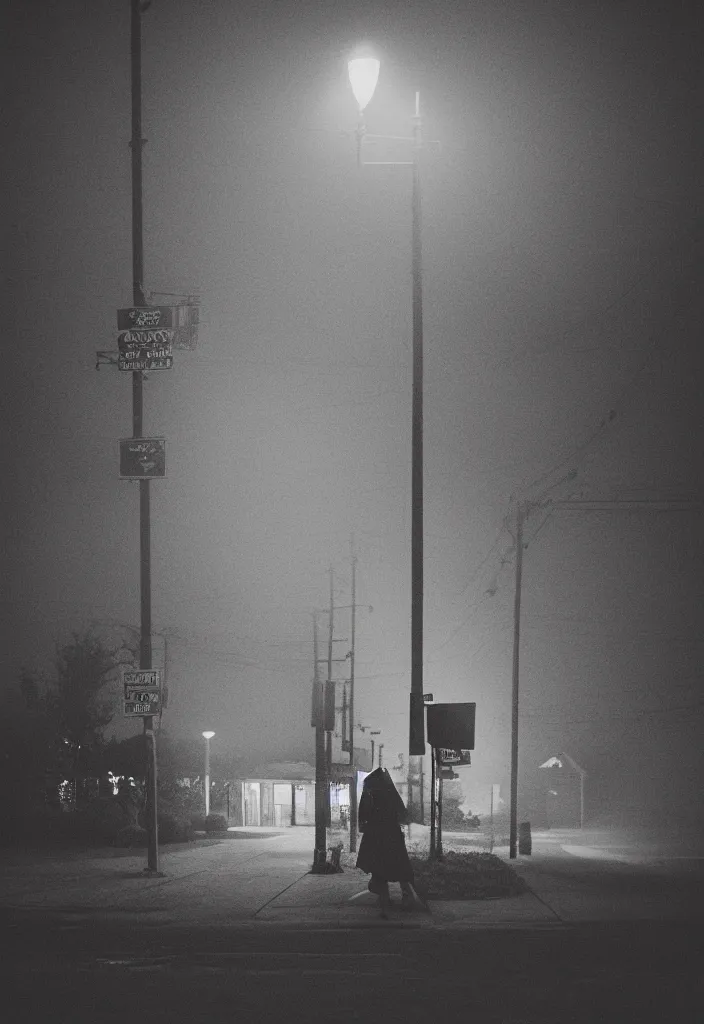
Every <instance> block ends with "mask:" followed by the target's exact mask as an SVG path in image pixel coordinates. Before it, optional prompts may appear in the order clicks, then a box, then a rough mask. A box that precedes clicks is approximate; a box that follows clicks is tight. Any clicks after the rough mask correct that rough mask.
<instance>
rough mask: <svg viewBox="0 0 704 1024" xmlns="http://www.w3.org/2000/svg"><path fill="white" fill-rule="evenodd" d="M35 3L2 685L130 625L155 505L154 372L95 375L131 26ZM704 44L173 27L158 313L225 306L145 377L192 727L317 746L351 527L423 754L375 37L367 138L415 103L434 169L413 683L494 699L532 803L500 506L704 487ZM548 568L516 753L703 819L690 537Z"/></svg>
mask: <svg viewBox="0 0 704 1024" xmlns="http://www.w3.org/2000/svg"><path fill="white" fill-rule="evenodd" d="M14 6H15V10H14V12H13V15H12V18H11V21H12V24H11V28H10V47H9V49H10V55H9V63H8V70H9V78H8V81H9V82H10V83H11V90H10V91H11V93H12V103H11V106H10V124H9V130H6V154H5V155H6V158H7V161H6V162H7V173H6V180H7V182H8V188H7V190H6V192H7V195H8V197H9V203H8V218H7V220H8V224H9V231H8V233H7V237H8V238H9V254H10V259H9V261H8V262H9V268H10V270H9V275H8V288H7V298H6V303H5V309H6V318H5V320H6V323H8V322H9V323H10V324H11V328H10V329H9V330H6V332H5V337H6V340H7V343H8V344H7V346H6V360H7V365H8V367H9V369H10V374H9V375H8V378H7V379H8V382H9V386H8V387H7V389H6V396H7V397H8V399H9V401H8V403H7V405H6V416H7V419H6V427H5V435H6V438H7V441H8V444H7V450H8V452H9V465H8V472H7V479H8V480H9V481H10V483H9V486H8V487H7V489H6V492H5V493H6V496H8V497H9V501H7V502H6V505H7V509H8V512H9V515H8V527H9V528H8V531H7V537H8V542H7V544H6V552H7V562H8V566H9V580H10V588H9V602H8V612H9V614H8V616H7V617H6V618H7V624H8V626H9V629H8V634H7V635H8V641H7V643H6V644H5V645H4V653H5V669H4V677H5V680H6V682H8V683H9V682H12V681H13V680H14V679H16V678H17V673H18V671H19V668H20V666H21V665H27V666H30V667H33V668H41V667H42V666H45V665H46V662H47V658H49V657H50V656H51V652H52V647H53V644H54V642H55V641H56V640H62V639H64V638H65V637H66V635H67V631H68V630H70V629H71V628H80V627H81V626H85V625H87V624H89V623H95V624H96V628H98V629H102V630H103V631H107V632H108V634H109V631H110V624H115V623H127V624H130V623H132V624H136V623H138V620H139V592H138V504H137V489H136V487H135V486H134V485H132V484H129V483H127V482H124V481H121V480H119V479H118V475H117V458H116V454H117V451H116V450H117V444H116V441H117V439H118V438H119V437H124V436H128V435H129V434H130V432H131V420H130V402H131V395H130V378H129V375H128V374H120V373H118V371H117V370H115V369H112V368H109V367H108V368H104V369H102V370H101V371H100V373H96V372H95V352H96V350H97V349H108V348H111V347H112V348H115V347H116V333H117V332H116V321H115V310H116V309H117V308H118V307H120V306H124V305H129V304H130V302H131V250H130V162H129V149H128V140H129V135H130V120H129V118H130V105H129V3H128V0H121V2H119V3H118V2H115V0H97V2H95V3H91V4H85V3H79V2H78V0H62V2H61V3H58V2H55V3H48V2H41V3H32V2H28V3H25V4H22V5H14ZM702 26H703V19H702V15H701V13H700V5H699V4H695V3H673V2H669V3H662V4H656V3H648V2H645V3H639V4H636V3H617V2H616V3H614V2H611V3H607V2H603V3H598V2H583V3H578V2H573V3H558V2H551V0H547V2H544V3H537V2H533V3H530V2H518V0H511V2H507V3H504V4H500V5H497V4H495V3H489V2H480V3H475V4H472V3H455V4H452V3H447V2H444V0H437V2H436V3H434V4H427V3H424V4H420V3H417V2H410V3H409V2H405V3H390V2H386V3H385V4H378V3H377V4H375V3H361V4H360V3H355V4H345V3H337V4H327V5H326V4H322V3H310V2H298V3H293V2H292V0H281V2H278V3H268V4H264V5H260V6H259V7H258V8H257V7H252V5H241V6H240V5H238V4H236V3H232V2H228V0H203V2H199V3H197V4H196V3H192V2H191V3H189V2H186V0H171V2H168V0H155V2H154V3H153V4H152V5H151V7H150V8H149V10H148V11H147V12H146V14H145V15H144V19H143V42H144V50H143V68H144V134H145V136H146V138H147V140H148V142H147V145H146V147H145V151H144V203H145V265H146V279H145V287H146V289H147V291H150V290H154V291H155V292H161V291H164V292H184V293H186V292H190V291H197V292H199V293H200V295H201V299H202V314H201V316H202V328H201V334H200V342H199V347H198V348H197V349H196V350H195V351H194V352H185V353H177V359H176V360H175V367H174V369H173V370H171V371H165V372H163V373H161V374H158V373H154V374H152V375H151V377H150V378H149V380H148V382H147V384H146V385H145V409H146V432H147V434H152V435H157V436H160V435H163V436H165V437H166V438H167V440H168V448H167V474H168V475H167V479H166V480H164V481H161V482H157V483H155V484H154V485H152V507H153V614H154V624H155V629H156V630H157V631H161V632H165V633H166V634H167V635H168V637H169V641H168V644H169V673H170V686H171V693H172V698H173V699H172V703H171V707H170V709H169V711H168V714H167V715H165V725H167V726H168V728H169V729H170V730H171V731H173V732H174V733H177V734H181V735H189V734H195V735H197V734H198V733H199V732H200V730H201V729H203V728H206V727H209V726H210V727H212V728H214V729H215V730H216V734H217V740H216V741H213V742H214V743H215V742H218V743H222V744H223V746H227V747H228V748H231V749H232V750H234V751H237V752H241V753H243V754H245V755H247V756H256V755H259V754H261V755H262V758H265V757H271V756H278V755H279V754H281V755H288V754H293V753H296V752H298V753H300V754H301V756H305V755H308V756H311V748H312V731H311V729H310V727H309V724H308V712H309V682H310V672H311V661H312V650H311V642H310V641H311V635H312V630H311V610H312V609H313V608H316V607H323V606H324V605H325V604H326V602H327V585H328V581H327V575H326V571H327V568H328V566H329V565H331V564H333V565H334V566H335V569H336V594H337V600H338V603H340V604H343V605H344V604H349V601H350V593H349V584H350V569H349V560H348V558H349V537H350V532H351V531H354V533H355V537H356V546H357V553H358V557H359V578H358V600H359V601H360V602H361V603H363V604H365V605H366V604H370V605H372V606H373V608H374V611H373V612H372V613H367V612H366V611H364V612H360V614H359V617H358V647H357V670H358V682H359V685H358V691H357V700H358V708H359V717H360V720H361V721H362V722H363V724H370V725H372V726H373V727H374V728H379V729H381V730H382V733H383V736H382V739H383V741H384V742H385V745H386V750H387V753H389V754H391V753H395V752H396V751H403V750H404V749H407V718H406V707H407V693H408V689H409V669H410V622H409V619H410V454H411V453H410V371H411V359H410V184H409V177H408V175H407V173H406V172H405V171H404V170H403V169H400V168H377V169H374V168H369V169H367V170H365V171H363V172H361V173H360V171H359V170H358V168H357V167H356V165H355V156H354V143H353V141H352V139H351V137H350V136H349V135H345V134H343V132H342V131H341V129H342V130H346V131H348V132H349V131H350V130H351V129H353V127H354V124H355V109H354V101H353V99H352V97H351V94H350V92H349V88H348V86H347V82H346V67H345V59H346V55H347V52H348V50H349V48H350V47H351V46H353V45H354V44H356V43H357V42H358V41H360V40H363V39H366V40H369V41H370V42H373V43H374V44H376V45H377V47H378V48H379V52H380V56H381V58H382V69H381V77H380V81H379V86H378V89H377V93H376V95H375V97H374V99H373V100H372V103H371V104H370V106H369V108H368V111H367V122H368V125H369V128H370V130H372V131H377V132H380V133H384V132H390V133H393V134H405V133H406V132H407V130H408V128H409V116H410V114H411V113H412V107H413V94H414V90H415V89H416V88H419V89H420V90H421V103H422V111H423V115H424V131H425V136H426V138H427V139H428V140H438V141H439V145H437V146H436V145H429V146H428V148H427V150H426V152H425V154H424V165H423V202H424V227H423V247H424V249H423V262H424V304H425V355H426V376H425V481H426V506H425V516H426V522H425V529H426V533H425V539H426V552H425V553H426V562H425V566H426V569H425V571H426V638H425V639H426V642H425V650H426V667H425V689H426V690H430V691H432V692H433V693H434V695H435V697H436V699H440V700H450V701H454V700H476V701H477V705H478V712H477V749H476V753H475V758H474V761H475V764H474V766H473V767H472V768H471V769H464V770H463V776H462V779H463V784H464V785H465V788H466V790H467V791H468V792H469V793H470V794H472V796H471V799H473V800H474V801H475V802H477V803H478V802H479V801H480V800H481V799H482V798H483V797H482V794H485V793H486V791H487V787H488V785H489V783H490V782H491V781H494V780H498V779H499V778H502V777H505V774H506V769H507V764H508V728H509V721H510V684H511V653H512V652H511V643H512V608H513V565H514V551H513V549H512V538H511V534H510V532H509V531H508V530H507V528H506V527H507V515H508V513H509V511H510V508H511V497H512V496H515V495H521V496H529V497H535V498H537V497H540V496H541V495H543V494H549V495H551V496H552V497H553V498H554V499H556V500H557V499H561V498H567V497H580V498H583V499H590V500H595V499H608V500H623V499H639V500H644V499H663V500H668V499H681V498H688V499H695V498H696V499H700V500H701V498H702V486H701V430H700V427H699V423H700V412H699V405H700V401H699V394H700V392H701V389H702V355H701V323H702V321H703V319H704V309H703V308H702V306H703V305H704V303H703V299H702V288H701V267H702V265H703V260H702V257H703V256H704V229H703V221H702V212H703V211H702V206H703V202H702V200H703V198H704V194H703V191H702V185H701V182H702V180H704V153H703V150H702V139H701V129H700V126H701V124H702V113H703V111H702V78H701V53H702V52H703V49H704V47H703V45H702V44H703V43H704V38H703V35H704V33H703V32H702ZM155 301H157V299H155ZM573 469H576V470H577V475H576V477H575V478H573V479H571V480H568V481H565V480H564V478H565V477H566V475H567V474H568V473H569V472H570V471H571V470H573ZM561 481H563V482H561ZM508 525H510V521H509V523H508ZM527 540H528V542H529V543H528V548H527V550H526V552H525V561H524V589H523V618H522V648H521V658H522V678H521V685H522V700H523V704H522V709H523V717H522V725H521V747H522V751H523V757H524V762H525V764H531V763H536V762H537V760H538V759H540V760H543V759H544V758H545V757H547V756H548V755H549V754H552V753H555V752H556V750H558V749H560V750H562V749H565V750H567V751H568V752H570V753H572V754H573V756H574V757H575V758H576V759H577V760H578V761H579V762H580V763H582V764H583V765H584V767H586V768H587V770H588V771H589V772H590V775H593V776H594V779H595V781H594V787H595V791H596V790H600V792H606V791H607V789H608V786H611V792H612V793H616V794H618V795H617V796H616V797H613V799H614V800H616V801H618V800H619V799H620V800H622V801H625V802H628V803H630V804H632V805H633V806H636V807H639V806H641V805H642V804H645V803H648V802H650V804H652V806H659V803H660V802H662V801H663V800H665V799H667V800H670V801H673V800H674V801H675V802H676V803H677V804H678V805H679V806H684V805H685V804H686V802H687V800H689V798H690V795H691V792H692V788H691V787H692V783H693V782H694V781H695V780H699V779H700V777H701V772H702V768H704V765H702V754H701V751H702V749H703V748H704V743H703V742H702V741H703V739H704V737H703V736H702V731H703V730H702V702H701V692H702V690H701V655H702V646H701V645H702V637H703V636H704V629H703V628H702V627H703V626H704V601H703V600H702V598H703V596H704V595H703V593H702V589H703V585H702V579H703V574H702V569H703V562H704V558H703V555H704V530H703V529H702V517H701V513H696V512H673V511H661V512H652V511H637V510H633V509H630V510H628V511H625V510H621V511H618V512H599V513H595V512H588V513H587V512H580V513H578V512H555V513H554V514H553V515H552V516H551V517H550V518H549V519H547V520H545V517H544V516H543V515H542V514H536V515H535V516H534V517H531V519H530V520H529V522H528V525H527ZM343 614H344V613H341V622H340V631H341V632H340V635H348V633H349V623H348V622H347V621H344V620H342V615H343ZM158 647H159V645H158V644H155V651H156V650H157V648H158ZM157 656H158V655H157ZM167 717H168V721H167V720H166V719H167ZM118 725H119V728H120V730H121V732H122V734H124V733H125V732H130V731H134V729H135V728H136V727H135V726H134V725H132V724H131V723H128V724H127V725H125V724H124V723H122V722H118ZM673 766H676V770H675V769H673ZM643 780H645V785H644V784H643ZM696 789H700V786H699V783H698V781H697V782H696ZM475 794H476V795H475ZM605 799H606V798H605Z"/></svg>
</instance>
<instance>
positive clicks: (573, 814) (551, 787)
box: [537, 752, 587, 828]
mask: <svg viewBox="0 0 704 1024" xmlns="http://www.w3.org/2000/svg"><path fill="white" fill-rule="evenodd" d="M537 775H538V779H539V790H540V792H541V794H542V799H543V801H544V808H545V820H546V823H547V827H548V828H583V827H584V780H585V778H586V776H587V773H586V772H585V770H584V768H580V766H579V765H578V764H577V762H576V761H575V760H574V758H573V757H570V755H569V754H565V753H564V752H562V753H560V754H554V755H553V756H552V757H549V758H548V759H547V761H544V762H543V764H541V765H540V767H539V768H538V772H537Z"/></svg>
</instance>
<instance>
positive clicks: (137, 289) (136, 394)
mask: <svg viewBox="0 0 704 1024" xmlns="http://www.w3.org/2000/svg"><path fill="white" fill-rule="evenodd" d="M130 3H131V17H130V43H131V45H130V56H131V85H132V138H131V143H130V146H131V150H132V301H133V303H134V305H135V306H145V305H146V300H145V298H144V240H143V216H142V147H143V145H144V139H143V138H142V0H130ZM143 382H144V377H143V373H142V371H141V370H134V371H133V372H132V436H133V437H143V436H144V403H143ZM149 484H150V481H149V480H140V481H139V593H140V642H139V667H140V668H141V669H151V667H152V593H151V522H150V504H149V497H150V496H149ZM143 723H144V745H145V757H146V768H147V773H146V774H147V793H146V816H147V867H146V869H145V870H146V871H148V872H150V873H152V874H156V873H158V871H159V845H158V835H157V767H156V738H155V735H154V718H153V716H152V715H148V716H145V717H144V718H143Z"/></svg>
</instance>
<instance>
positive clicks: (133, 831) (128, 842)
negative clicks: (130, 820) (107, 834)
mask: <svg viewBox="0 0 704 1024" xmlns="http://www.w3.org/2000/svg"><path fill="white" fill-rule="evenodd" d="M113 845H115V846H122V847H128V846H146V845H147V830H146V828H142V826H141V825H125V826H124V828H121V829H120V831H119V832H118V833H117V835H116V836H115V840H114V844H113Z"/></svg>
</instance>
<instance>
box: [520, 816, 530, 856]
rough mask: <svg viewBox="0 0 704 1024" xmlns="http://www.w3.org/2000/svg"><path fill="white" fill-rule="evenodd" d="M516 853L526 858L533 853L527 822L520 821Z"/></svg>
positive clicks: (528, 823)
mask: <svg viewBox="0 0 704 1024" xmlns="http://www.w3.org/2000/svg"><path fill="white" fill-rule="evenodd" d="M518 852H519V853H523V854H527V855H528V856H530V854H531V853H532V852H533V840H532V838H531V834H530V822H529V821H522V822H521V823H520V825H519V826H518Z"/></svg>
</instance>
